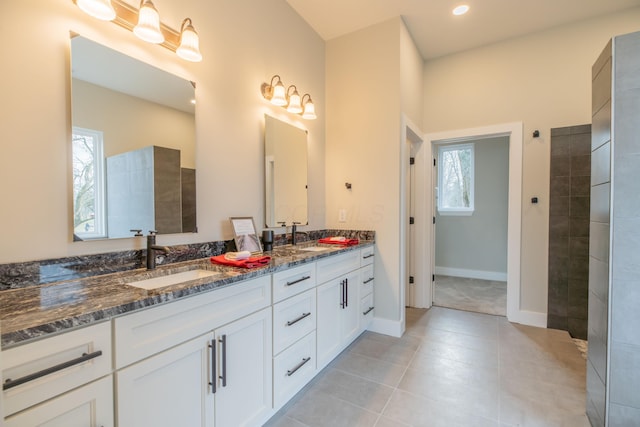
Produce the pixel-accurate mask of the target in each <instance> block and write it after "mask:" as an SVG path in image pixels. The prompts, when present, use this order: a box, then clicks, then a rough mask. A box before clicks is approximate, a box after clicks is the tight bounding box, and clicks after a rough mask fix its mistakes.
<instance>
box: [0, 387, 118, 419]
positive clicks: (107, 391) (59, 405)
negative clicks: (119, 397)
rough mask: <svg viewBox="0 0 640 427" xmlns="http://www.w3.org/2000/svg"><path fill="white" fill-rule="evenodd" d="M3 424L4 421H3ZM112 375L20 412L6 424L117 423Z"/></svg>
mask: <svg viewBox="0 0 640 427" xmlns="http://www.w3.org/2000/svg"><path fill="white" fill-rule="evenodd" d="M0 424H1V422H0ZM113 425H114V424H113V380H112V378H111V375H109V376H108V377H105V378H103V379H101V380H98V381H95V382H93V383H90V384H87V385H85V386H82V387H80V388H78V389H76V390H74V391H71V392H69V393H66V394H63V395H61V396H59V397H56V398H53V399H51V400H49V401H47V402H45V403H42V404H40V405H36V406H34V407H32V408H30V409H27V410H26V411H23V412H19V413H17V414H16V415H13V416H11V417H9V418H7V419H6V421H5V424H4V426H5V427H25V426H39V427H113Z"/></svg>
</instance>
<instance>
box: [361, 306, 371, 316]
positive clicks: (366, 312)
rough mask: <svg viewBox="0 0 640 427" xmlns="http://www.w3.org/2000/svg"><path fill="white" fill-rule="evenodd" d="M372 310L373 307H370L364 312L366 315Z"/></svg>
mask: <svg viewBox="0 0 640 427" xmlns="http://www.w3.org/2000/svg"><path fill="white" fill-rule="evenodd" d="M371 310H373V307H369V308H368V309H367V311H365V312H363V313H362V314H363V315H365V316H366V315H367V314H369V313H371Z"/></svg>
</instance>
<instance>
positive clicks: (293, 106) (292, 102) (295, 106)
mask: <svg viewBox="0 0 640 427" xmlns="http://www.w3.org/2000/svg"><path fill="white" fill-rule="evenodd" d="M287 111H288V112H290V113H294V114H299V113H302V105H300V95H299V94H298V91H297V90H294V91H293V94H292V95H291V96H290V97H289V106H288V107H287Z"/></svg>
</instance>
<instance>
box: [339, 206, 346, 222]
mask: <svg viewBox="0 0 640 427" xmlns="http://www.w3.org/2000/svg"><path fill="white" fill-rule="evenodd" d="M338 222H347V210H346V209H339V210H338Z"/></svg>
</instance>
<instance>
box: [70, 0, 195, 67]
mask: <svg viewBox="0 0 640 427" xmlns="http://www.w3.org/2000/svg"><path fill="white" fill-rule="evenodd" d="M73 1H74V2H75V3H76V5H77V6H78V7H79V8H80V9H81V10H82V11H83V12H85V13H86V14H87V15H90V16H93V17H94V18H97V19H100V20H103V21H113V22H114V23H116V24H118V25H120V26H121V27H123V28H126V29H127V30H129V31H132V32H133V33H134V34H135V35H136V36H137V37H139V38H140V39H142V40H144V41H147V42H149V43H156V44H160V45H162V46H164V47H166V48H167V49H169V50H170V51H172V52H176V54H177V55H178V56H179V57H180V58H182V59H184V60H186V61H191V62H200V61H202V54H201V53H200V40H199V38H198V33H196V31H195V29H194V28H193V23H192V22H191V19H189V18H186V19H185V20H184V21H182V27H181V29H180V32H178V31H176V30H174V29H173V28H170V27H168V26H166V25H164V24H163V23H161V22H160V15H159V14H158V10H157V9H156V8H155V6H154V5H153V3H152V2H151V0H140V9H139V10H138V9H136V8H135V7H133V6H130V5H129V4H128V3H125V2H124V1H123V0H73Z"/></svg>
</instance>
